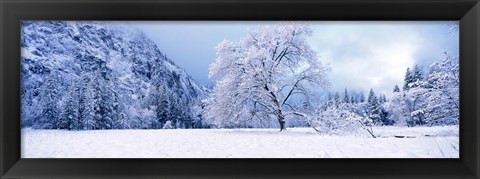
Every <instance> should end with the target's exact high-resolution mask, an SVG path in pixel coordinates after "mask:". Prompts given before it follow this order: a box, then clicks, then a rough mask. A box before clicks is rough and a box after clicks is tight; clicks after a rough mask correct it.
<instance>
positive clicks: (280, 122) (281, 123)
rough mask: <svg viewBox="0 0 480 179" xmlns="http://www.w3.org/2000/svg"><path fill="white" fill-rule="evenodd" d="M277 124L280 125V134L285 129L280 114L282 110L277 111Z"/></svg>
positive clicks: (283, 118) (283, 119) (283, 120)
mask: <svg viewBox="0 0 480 179" xmlns="http://www.w3.org/2000/svg"><path fill="white" fill-rule="evenodd" d="M277 118H278V123H279V124H280V132H282V130H284V129H285V117H284V116H283V114H282V110H281V109H279V110H278V111H277Z"/></svg>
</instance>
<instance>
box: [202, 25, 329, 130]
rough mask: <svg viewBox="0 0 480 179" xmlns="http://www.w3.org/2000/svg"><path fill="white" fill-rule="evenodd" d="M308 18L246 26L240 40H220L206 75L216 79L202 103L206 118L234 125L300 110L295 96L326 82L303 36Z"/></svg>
mask: <svg viewBox="0 0 480 179" xmlns="http://www.w3.org/2000/svg"><path fill="white" fill-rule="evenodd" d="M311 33H312V30H311V29H310V27H309V26H308V25H306V24H300V23H287V24H278V25H265V26H259V27H258V28H257V29H250V30H247V34H246V36H244V37H243V38H241V39H240V40H239V41H238V42H234V41H229V40H224V41H223V42H221V43H219V44H218V46H217V47H216V50H217V59H216V61H215V63H213V64H212V65H211V66H210V73H209V76H210V78H212V79H216V80H217V83H216V86H215V87H214V89H213V92H212V93H211V94H210V96H209V98H208V99H206V100H204V102H205V103H206V110H205V115H206V118H207V120H208V121H209V122H210V123H211V124H212V125H214V126H217V127H238V126H240V124H242V123H243V122H245V121H252V120H257V121H265V120H268V121H271V120H275V121H278V125H279V127H280V131H282V130H284V129H285V118H286V116H288V115H295V116H298V117H300V118H304V117H307V114H305V113H302V112H299V110H298V107H296V105H295V104H293V100H292V99H293V98H295V99H303V100H308V98H309V96H310V91H309V89H313V88H318V87H320V88H325V87H328V86H329V82H328V80H327V72H328V71H329V68H327V67H325V66H324V65H322V63H321V62H320V61H319V60H318V59H317V54H316V52H315V51H314V50H312V48H311V47H310V46H309V45H308V43H307V42H306V37H308V36H310V35H311Z"/></svg>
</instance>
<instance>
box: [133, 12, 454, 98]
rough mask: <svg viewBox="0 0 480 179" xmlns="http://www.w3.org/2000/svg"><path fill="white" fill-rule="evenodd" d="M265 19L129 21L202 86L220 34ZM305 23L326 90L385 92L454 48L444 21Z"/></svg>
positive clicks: (237, 32)
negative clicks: (325, 70)
mask: <svg viewBox="0 0 480 179" xmlns="http://www.w3.org/2000/svg"><path fill="white" fill-rule="evenodd" d="M267 23H277V22H254V21H234V22H221V21H195V22H193V21H176V22H175V21H158V22H129V24H130V25H132V26H133V27H135V28H138V29H140V30H142V31H143V32H144V33H145V34H146V35H147V36H148V37H149V38H151V39H152V40H153V41H154V42H155V43H156V44H157V45H158V47H159V49H160V50H161V51H162V52H164V53H165V54H167V56H168V57H170V58H171V59H172V60H173V61H174V62H175V63H176V64H177V65H179V66H180V67H182V68H184V69H185V70H186V71H187V73H189V74H190V75H191V76H192V77H193V78H195V79H196V80H198V81H199V82H201V83H204V84H208V85H213V84H214V82H213V81H211V80H210V79H209V78H208V68H209V65H210V64H212V63H213V62H215V59H216V54H215V49H214V47H215V46H216V45H217V44H218V43H219V42H221V41H222V40H224V39H227V40H235V41H236V40H239V39H240V38H241V37H242V36H244V35H245V30H246V29H247V28H255V27H257V26H258V25H262V24H267ZM305 23H308V24H311V27H312V29H313V35H312V36H311V37H310V38H308V42H309V43H310V45H311V46H312V47H313V49H314V50H316V51H317V52H318V55H319V60H320V61H322V63H324V64H329V66H330V67H331V69H332V71H331V72H330V73H329V79H330V82H331V84H332V86H331V88H330V90H332V91H340V92H342V91H343V89H344V88H345V87H347V88H349V89H355V90H357V91H359V90H363V91H365V92H367V91H368V90H369V89H370V88H373V89H374V90H375V91H376V92H377V93H385V94H386V95H388V94H389V93H390V92H391V91H392V89H393V86H394V85H395V84H398V85H399V86H401V85H403V84H402V81H403V76H404V74H405V70H406V68H407V67H410V66H413V65H414V64H419V65H422V66H424V67H428V65H430V64H431V63H432V62H433V61H436V60H441V59H442V58H443V51H444V50H447V51H450V52H451V53H452V54H457V55H458V50H459V35H458V32H456V31H455V32H450V31H449V30H448V28H447V25H446V24H448V23H451V22H447V21H430V22H427V21H410V22H401V21H396V22H381V21H377V22H366V21H357V22H353V21H352V22H349V21H342V22H325V21H317V22H315V21H310V22H305Z"/></svg>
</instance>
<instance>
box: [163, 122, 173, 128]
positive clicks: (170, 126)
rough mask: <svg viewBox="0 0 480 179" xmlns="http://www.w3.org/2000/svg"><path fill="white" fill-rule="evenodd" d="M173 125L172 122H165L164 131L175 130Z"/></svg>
mask: <svg viewBox="0 0 480 179" xmlns="http://www.w3.org/2000/svg"><path fill="white" fill-rule="evenodd" d="M173 128H174V127H173V124H172V121H167V122H165V125H163V129H173Z"/></svg>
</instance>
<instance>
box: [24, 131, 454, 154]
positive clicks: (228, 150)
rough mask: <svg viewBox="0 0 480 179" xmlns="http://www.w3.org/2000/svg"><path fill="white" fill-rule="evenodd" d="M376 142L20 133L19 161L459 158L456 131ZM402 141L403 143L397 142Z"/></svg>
mask: <svg viewBox="0 0 480 179" xmlns="http://www.w3.org/2000/svg"><path fill="white" fill-rule="evenodd" d="M374 133H375V134H376V135H379V137H378V138H372V137H368V135H365V136H358V135H344V136H338V135H328V134H319V133H317V132H315V131H314V130H313V129H311V128H290V129H288V130H287V131H283V132H278V129H194V130H192V129H173V130H103V131H98V130H97V131H66V130H33V129H29V128H27V129H23V130H22V157H23V158H458V157H459V135H458V134H459V130H458V126H447V127H413V128H405V127H375V128H374ZM395 136H397V137H400V136H403V137H404V138H397V137H395Z"/></svg>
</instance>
